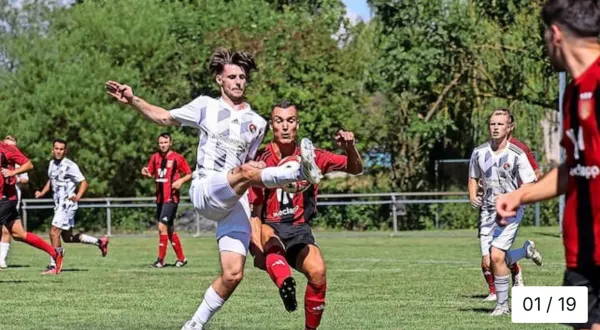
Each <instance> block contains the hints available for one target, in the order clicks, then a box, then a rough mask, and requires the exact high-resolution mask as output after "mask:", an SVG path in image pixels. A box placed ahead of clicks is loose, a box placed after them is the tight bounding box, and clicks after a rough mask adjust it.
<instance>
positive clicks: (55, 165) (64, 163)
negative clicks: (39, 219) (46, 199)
mask: <svg viewBox="0 0 600 330" xmlns="http://www.w3.org/2000/svg"><path fill="white" fill-rule="evenodd" d="M48 178H49V179H50V183H51V184H52V191H53V193H54V205H55V206H56V207H63V208H77V203H74V202H72V201H71V200H69V197H71V196H75V195H76V192H75V190H76V189H77V184H78V183H79V182H82V181H84V180H85V177H84V176H83V174H81V171H80V170H79V166H77V164H75V162H73V161H72V160H70V159H68V158H63V159H62V160H61V161H59V162H56V161H55V160H54V159H53V160H51V161H50V166H48Z"/></svg>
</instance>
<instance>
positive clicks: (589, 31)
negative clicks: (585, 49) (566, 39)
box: [542, 0, 600, 38]
mask: <svg viewBox="0 0 600 330" xmlns="http://www.w3.org/2000/svg"><path fill="white" fill-rule="evenodd" d="M542 20H543V21H544V24H546V26H550V25H552V24H556V25H559V26H560V27H563V28H565V29H566V30H568V31H569V32H571V33H573V34H574V35H575V36H576V37H580V38H589V37H592V38H599V37H600V1H598V0H548V2H546V4H545V5H544V8H543V9H542Z"/></svg>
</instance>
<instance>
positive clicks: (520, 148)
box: [508, 141, 529, 156]
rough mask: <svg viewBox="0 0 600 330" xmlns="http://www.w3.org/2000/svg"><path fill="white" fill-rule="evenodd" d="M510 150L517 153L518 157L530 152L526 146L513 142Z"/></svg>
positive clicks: (509, 147) (510, 144)
mask: <svg viewBox="0 0 600 330" xmlns="http://www.w3.org/2000/svg"><path fill="white" fill-rule="evenodd" d="M508 150H509V151H510V152H513V153H515V154H516V155H517V156H522V155H526V154H527V150H529V149H528V148H527V147H526V146H524V144H520V145H519V144H516V143H512V141H511V142H510V143H509V145H508Z"/></svg>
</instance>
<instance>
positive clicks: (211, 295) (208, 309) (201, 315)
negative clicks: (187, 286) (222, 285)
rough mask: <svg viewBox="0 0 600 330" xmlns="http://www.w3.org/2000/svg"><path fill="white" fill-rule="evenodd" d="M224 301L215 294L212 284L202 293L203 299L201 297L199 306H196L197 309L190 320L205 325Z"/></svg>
mask: <svg viewBox="0 0 600 330" xmlns="http://www.w3.org/2000/svg"><path fill="white" fill-rule="evenodd" d="M224 303H225V300H223V298H221V297H220V296H219V295H218V294H217V292H216V291H215V289H213V287H212V285H211V286H209V287H208V289H207V290H206V292H205V293H204V299H202V303H200V307H198V310H197V311H196V313H195V314H194V316H192V321H194V322H196V323H200V324H202V325H205V324H206V323H207V322H208V320H210V318H211V317H213V315H215V313H216V312H218V311H219V309H221V306H223V304H224Z"/></svg>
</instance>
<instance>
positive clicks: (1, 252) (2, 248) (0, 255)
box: [0, 243, 10, 264]
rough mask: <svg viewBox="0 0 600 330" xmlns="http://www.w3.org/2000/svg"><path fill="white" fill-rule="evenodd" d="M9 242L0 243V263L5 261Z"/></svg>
mask: <svg viewBox="0 0 600 330" xmlns="http://www.w3.org/2000/svg"><path fill="white" fill-rule="evenodd" d="M9 248H10V243H0V263H3V264H4V263H6V256H8V249H9Z"/></svg>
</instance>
